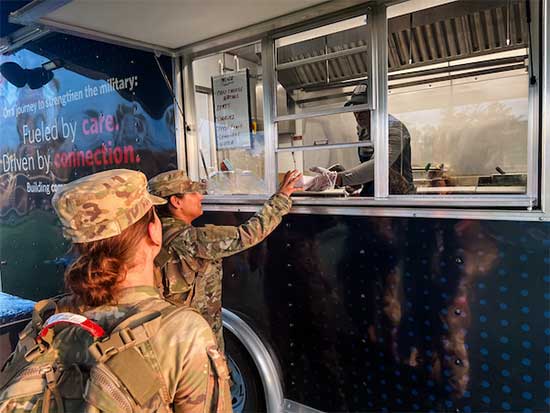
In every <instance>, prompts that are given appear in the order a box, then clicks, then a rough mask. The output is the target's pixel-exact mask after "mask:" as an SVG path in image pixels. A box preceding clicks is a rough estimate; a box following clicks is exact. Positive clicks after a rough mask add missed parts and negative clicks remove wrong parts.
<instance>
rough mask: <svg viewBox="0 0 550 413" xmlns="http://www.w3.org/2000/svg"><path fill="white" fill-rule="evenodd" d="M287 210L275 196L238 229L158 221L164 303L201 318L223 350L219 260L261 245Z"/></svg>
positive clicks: (285, 200) (284, 201)
mask: <svg viewBox="0 0 550 413" xmlns="http://www.w3.org/2000/svg"><path fill="white" fill-rule="evenodd" d="M291 206H292V201H291V200H290V198H289V197H287V196H286V195H282V194H275V195H273V196H272V197H271V198H270V199H269V200H268V201H267V202H266V203H265V204H264V206H263V207H262V209H261V210H260V211H259V212H258V213H256V214H255V215H254V216H253V217H252V218H250V219H249V220H248V221H246V222H245V223H244V224H242V225H239V226H238V227H233V226H216V225H207V226H205V227H193V226H192V225H189V224H186V223H185V222H183V221H181V220H178V219H175V218H172V217H169V218H162V229H163V234H164V235H163V236H164V242H165V245H164V248H165V249H166V251H167V252H168V256H169V258H168V259H167V263H166V264H164V265H163V264H160V265H163V269H162V281H161V280H158V283H159V284H162V285H159V286H160V287H161V288H162V289H163V290H164V297H165V298H166V299H167V300H168V301H170V302H172V303H174V304H177V305H182V304H184V305H185V304H188V305H191V306H192V307H194V308H196V309H197V310H198V311H199V312H200V313H201V314H202V315H203V317H204V318H206V321H208V323H210V326H211V327H212V330H213V331H214V334H215V335H216V338H217V340H218V344H219V347H220V349H222V350H223V348H224V346H223V333H222V319H221V310H222V258H224V257H228V256H230V255H234V254H237V253H239V252H241V251H244V250H245V249H247V248H250V247H252V246H254V245H256V244H258V243H259V242H261V241H262V240H263V239H264V238H266V237H267V236H268V235H269V234H270V233H271V232H272V231H273V230H274V229H275V228H276V227H277V225H279V223H280V222H281V220H282V217H283V216H284V215H286V214H287V213H288V212H289V210H290V208H291ZM175 234H177V235H175ZM174 235H175V237H174ZM167 240H168V243H167V244H166V241H167ZM159 278H160V277H159Z"/></svg>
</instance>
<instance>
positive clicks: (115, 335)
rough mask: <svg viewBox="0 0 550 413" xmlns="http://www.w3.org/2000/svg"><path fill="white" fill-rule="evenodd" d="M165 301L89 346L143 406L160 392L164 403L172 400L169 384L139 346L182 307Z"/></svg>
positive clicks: (144, 343)
mask: <svg viewBox="0 0 550 413" xmlns="http://www.w3.org/2000/svg"><path fill="white" fill-rule="evenodd" d="M165 304H166V305H165V306H164V307H162V308H161V309H158V310H146V311H142V312H139V313H137V314H134V315H132V316H130V317H128V318H127V319H125V320H124V321H122V322H121V323H119V324H118V325H117V326H116V327H115V328H114V329H113V331H112V332H111V334H110V335H109V336H108V337H107V338H105V339H103V340H100V341H96V342H94V343H93V344H92V345H91V346H90V347H89V350H90V354H91V355H92V356H93V357H94V358H95V360H96V361H97V362H98V363H103V364H104V365H105V366H106V367H107V368H108V369H109V370H110V371H111V372H112V373H113V374H114V375H115V376H116V377H117V378H118V379H119V380H120V382H121V383H122V384H123V385H124V386H125V387H126V389H127V390H128V392H129V393H130V395H131V396H132V397H133V398H134V400H135V401H136V402H137V403H138V405H140V406H144V405H145V404H146V403H147V402H148V401H149V400H150V399H151V398H152V397H153V396H154V395H155V394H157V393H160V395H161V397H162V399H163V402H164V403H166V404H169V402H170V401H169V396H168V388H167V386H166V384H165V383H164V381H163V380H159V376H158V374H157V372H155V371H154V369H153V367H152V366H151V365H150V363H149V362H148V361H146V360H145V358H144V357H143V355H142V354H141V353H140V352H139V351H138V350H137V347H139V346H146V343H147V342H148V341H149V340H150V339H151V338H152V337H154V336H155V335H156V333H157V331H158V330H159V328H160V326H161V323H162V321H163V319H164V318H165V317H167V316H169V315H170V314H172V313H174V312H176V311H177V310H178V308H177V307H175V306H173V305H171V304H169V303H165ZM161 390H162V391H161Z"/></svg>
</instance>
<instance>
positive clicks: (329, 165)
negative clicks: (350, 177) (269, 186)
mask: <svg viewBox="0 0 550 413" xmlns="http://www.w3.org/2000/svg"><path fill="white" fill-rule="evenodd" d="M365 150H366V151H367V152H363V151H365ZM371 152H372V151H371V150H370V148H358V147H348V148H331V149H328V148H327V149H315V150H300V148H299V147H297V148H296V151H294V152H289V151H285V152H279V153H278V154H277V165H278V172H279V180H280V179H281V178H282V176H283V175H284V173H285V172H286V171H288V170H290V169H298V170H300V171H302V172H303V173H304V177H305V178H304V179H305V182H306V183H308V182H310V180H311V179H313V178H315V177H316V176H318V175H319V174H318V173H317V172H313V171H311V169H312V168H315V167H318V168H324V169H328V170H330V171H334V172H337V176H339V177H340V178H338V181H340V179H341V178H342V177H343V176H345V175H346V174H350V173H352V174H355V176H356V177H357V174H361V176H362V179H361V180H360V181H358V182H356V183H355V185H351V184H349V185H348V184H342V185H336V186H335V187H334V188H332V187H331V188H324V187H321V188H319V187H317V188H315V187H314V188H311V189H310V190H308V191H304V192H303V193H298V194H297V195H303V196H334V197H344V196H367V197H369V196H374V159H373V160H371V161H370V162H361V158H362V157H363V156H365V154H366V153H371ZM335 178H336V176H333V177H332V179H335ZM344 181H345V179H344ZM321 184H323V182H321Z"/></svg>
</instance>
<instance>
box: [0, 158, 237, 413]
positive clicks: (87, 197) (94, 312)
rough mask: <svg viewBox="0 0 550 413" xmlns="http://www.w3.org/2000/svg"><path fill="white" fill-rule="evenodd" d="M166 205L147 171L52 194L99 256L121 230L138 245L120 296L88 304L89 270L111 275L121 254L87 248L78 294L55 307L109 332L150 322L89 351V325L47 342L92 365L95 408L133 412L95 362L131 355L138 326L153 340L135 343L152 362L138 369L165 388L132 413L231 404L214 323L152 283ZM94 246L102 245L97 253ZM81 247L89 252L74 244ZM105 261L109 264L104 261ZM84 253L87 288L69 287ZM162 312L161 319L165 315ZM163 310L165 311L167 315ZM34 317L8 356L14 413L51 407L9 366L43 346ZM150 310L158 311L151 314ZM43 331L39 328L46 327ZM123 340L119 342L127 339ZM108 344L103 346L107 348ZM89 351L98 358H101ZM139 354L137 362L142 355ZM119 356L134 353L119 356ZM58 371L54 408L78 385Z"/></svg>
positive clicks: (130, 369)
mask: <svg viewBox="0 0 550 413" xmlns="http://www.w3.org/2000/svg"><path fill="white" fill-rule="evenodd" d="M165 202H166V201H165V200H163V199H162V198H158V197H156V196H153V195H151V194H149V193H148V192H147V178H146V177H145V175H143V174H142V173H141V172H136V171H130V170H123V169H119V170H111V171H105V172H100V173H97V174H94V175H90V176H88V177H85V178H82V179H79V180H77V181H75V182H72V183H70V184H67V185H65V186H63V188H62V189H61V190H59V192H57V193H56V194H55V196H54V198H53V200H52V203H53V206H54V209H55V210H56V212H57V214H58V216H59V218H60V220H61V223H62V226H63V233H64V235H65V236H66V237H67V238H69V239H70V240H71V241H72V242H73V245H74V246H75V247H77V248H78V247H79V246H80V248H83V247H86V246H88V247H90V248H92V249H91V250H90V251H96V252H97V251H100V252H101V253H100V255H101V254H108V252H105V250H104V249H103V250H102V249H101V248H102V244H101V243H107V244H103V245H113V246H116V245H119V244H116V243H113V244H108V243H109V242H114V241H113V238H115V237H118V238H116V239H115V241H116V242H121V241H119V240H124V239H125V238H123V237H125V236H126V237H127V238H126V239H130V238H131V240H132V241H130V244H123V245H133V246H134V251H133V252H132V255H131V258H130V259H128V260H126V261H125V262H123V264H124V265H123V266H122V268H123V270H121V271H119V272H118V274H114V281H115V282H116V284H117V285H116V287H117V288H115V290H114V298H113V299H111V300H107V301H106V302H104V303H103V304H101V305H97V306H96V305H90V303H89V302H88V303H86V299H87V298H86V297H87V295H86V293H87V291H90V293H92V292H94V291H95V292H97V291H98V290H94V291H92V289H93V288H97V287H98V286H99V287H101V284H97V283H95V284H94V280H89V277H90V276H92V278H93V277H94V276H95V277H97V278H98V279H104V278H106V277H108V276H109V275H108V274H107V271H108V270H107V269H105V270H104V268H107V267H109V266H112V265H113V264H112V262H113V261H114V260H116V259H117V256H116V255H113V256H112V257H107V258H105V257H103V258H101V257H100V258H98V257H92V255H91V254H90V257H92V258H91V259H89V258H90V257H86V256H85V254H83V253H81V254H80V255H79V256H78V257H77V258H76V260H75V262H74V263H73V264H72V265H71V267H69V268H68V270H67V273H66V275H65V277H66V278H65V280H66V284H67V283H68V284H67V288H68V289H69V291H72V292H73V295H72V296H68V297H65V298H63V299H61V300H60V301H58V302H56V305H55V306H54V307H56V310H57V311H56V314H58V312H59V310H61V311H62V312H63V311H66V310H67V309H71V310H72V312H75V313H78V314H80V315H84V316H85V317H87V318H88V320H90V321H92V322H94V323H97V324H98V325H99V326H101V327H102V328H103V329H104V330H105V331H106V332H112V331H113V329H114V328H115V327H117V329H118V328H119V327H120V328H122V325H121V322H122V324H124V323H130V321H129V320H130V318H131V317H133V318H132V320H134V319H136V317H137V318H139V317H140V316H141V317H142V318H144V317H145V318H146V319H147V320H150V321H147V322H144V324H143V326H141V325H137V327H136V328H134V329H132V330H130V331H131V332H132V333H131V334H129V335H128V334H126V336H123V334H122V333H121V334H120V335H119V336H116V337H115V338H117V337H119V338H118V340H119V341H116V340H114V339H113V337H114V336H113V334H114V333H109V334H111V335H110V336H108V337H106V338H105V339H104V340H100V341H99V342H96V343H95V344H93V345H92V346H90V347H89V351H86V347H84V348H82V346H80V347H79V346H78V345H77V344H78V343H79V339H78V337H77V336H78V335H79V334H77V333H78V331H82V330H78V331H75V332H74V333H72V331H73V330H62V332H63V331H65V332H69V333H68V334H65V336H63V334H60V335H58V336H55V337H57V338H56V340H57V342H56V341H54V340H52V342H50V344H49V346H50V347H49V348H53V349H54V350H55V353H54V354H55V355H56V356H57V357H58V358H59V357H61V358H63V359H65V360H73V362H72V364H70V365H77V364H78V365H80V366H84V368H83V369H82V370H81V371H84V372H85V371H90V379H89V380H88V385H86V383H84V386H83V387H85V389H86V390H85V395H84V398H85V399H86V402H87V403H88V405H92V406H94V407H93V408H92V410H91V411H93V412H101V411H109V412H115V411H129V410H127V409H123V408H122V406H127V405H128V403H132V402H131V401H128V400H124V399H123V398H121V397H114V396H111V397H109V395H111V392H112V391H113V386H107V385H105V387H108V388H107V389H102V388H101V386H102V380H99V381H94V376H93V374H92V373H93V370H91V369H92V367H93V365H94V364H96V365H97V364H98V363H100V362H101V357H102V358H103V359H104V360H110V359H108V358H107V357H109V356H110V355H111V353H112V354H114V357H113V360H115V361H116V360H117V359H116V357H117V356H118V355H119V354H122V353H124V352H125V349H126V347H125V346H127V343H128V342H129V341H128V340H129V338H128V337H131V340H138V338H139V336H138V333H140V334H143V335H144V337H147V340H146V342H144V343H143V344H142V345H140V346H139V347H137V348H138V349H139V354H141V357H138V360H137V361H140V362H141V365H142V366H143V363H144V362H143V360H144V361H145V364H146V366H145V368H142V370H141V371H145V370H147V372H148V374H149V376H148V377H151V375H152V380H151V381H152V382H153V383H154V386H155V387H156V388H158V390H153V391H152V394H153V396H151V397H150V398H149V399H145V400H141V401H142V403H141V404H139V406H138V407H137V410H136V408H134V410H132V411H140V412H149V411H151V412H153V411H155V412H164V413H166V412H197V413H199V412H200V413H203V412H213V411H216V412H230V411H231V400H230V392H229V385H228V379H229V373H228V371H227V366H226V363H225V360H224V358H223V356H222V355H221V353H220V352H219V351H218V346H217V343H216V339H215V336H214V335H213V333H212V330H211V329H210V326H209V325H208V323H207V322H206V321H205V320H204V319H203V318H202V317H201V316H200V315H199V314H198V312H196V311H194V310H192V309H189V308H181V307H176V306H173V305H172V304H169V303H168V302H166V301H165V300H163V299H161V297H160V296H159V293H158V291H157V290H156V288H155V286H154V274H153V270H154V258H155V256H156V255H157V254H158V252H159V251H160V249H161V243H162V225H161V223H160V220H159V219H158V217H157V216H156V214H155V212H154V206H155V205H160V204H164V203H165ZM143 218H147V219H148V221H144V220H143ZM138 224H139V225H141V226H140V227H139V228H146V229H144V230H143V231H142V232H141V234H142V235H140V237H137V236H135V235H134V233H133V232H128V231H129V230H132V227H134V228H138V227H136V225H138ZM128 234H132V235H128ZM132 242H134V244H132ZM93 248H98V249H97V250H94V249H93ZM77 251H83V250H82V249H80V250H78V249H77ZM113 254H114V253H113ZM102 259H103V260H105V259H107V260H109V261H104V262H101V260H102ZM79 260H81V261H79ZM82 260H83V261H84V262H86V264H87V270H88V272H86V268H84V272H80V273H78V274H84V275H85V276H84V282H88V283H89V284H85V288H83V289H81V290H78V289H77V287H78V285H76V284H70V277H71V272H72V273H73V274H74V272H75V271H76V270H75V268H76V266H78V265H79V262H80V263H81V262H82ZM94 260H96V261H94ZM98 262H99V265H98V264H97V263H98ZM94 266H96V267H97V268H96V270H95V272H94V273H90V272H89V269H90V268H91V267H94ZM84 267H86V266H84ZM104 301H105V300H104ZM52 302H53V301H52ZM39 304H40V303H39ZM39 304H37V308H39V307H40V305H39ZM36 314H38V310H37V311H36V312H35V315H36ZM152 314H156V316H157V317H158V318H152V316H151V315H152ZM159 314H162V315H163V316H162V317H160V316H158V315H159ZM164 314H167V315H166V316H164ZM35 315H33V323H30V324H29V326H27V327H26V329H25V331H24V332H23V334H22V335H21V336H20V337H21V341H20V343H19V344H18V349H17V350H16V352H15V353H14V355H15V357H12V359H11V360H12V362H11V363H8V364H7V365H6V367H4V369H3V370H2V372H1V374H0V412H2V413H3V412H8V411H9V412H14V411H15V412H23V411H25V412H27V411H33V412H34V411H37V410H35V409H39V404H42V406H43V407H42V411H49V408H47V407H46V408H45V407H44V404H48V405H49V403H50V402H49V400H50V394H49V393H46V394H47V396H44V402H42V401H41V400H40V401H39V400H38V398H36V397H32V398H31V397H30V396H28V395H25V394H23V395H22V394H21V392H22V391H23V393H25V391H26V392H27V393H28V388H29V385H28V384H26V385H24V384H25V377H26V376H25V374H24V373H21V372H19V373H17V374H11V373H10V369H11V370H13V367H14V366H13V364H17V363H20V362H21V361H23V365H24V363H25V360H24V359H28V361H29V360H30V359H31V358H30V357H28V355H29V354H31V355H32V354H33V351H34V350H36V349H37V346H36V344H37V343H38V344H40V342H41V339H39V338H38V337H37V335H36V334H29V333H32V332H33V329H34V328H35V325H36V324H37V323H36V321H35V319H36V317H37V316H35ZM60 315H61V314H60ZM77 317H78V316H77ZM149 317H151V318H150V319H149ZM73 318H74V317H73ZM126 325H127V326H129V325H130V324H126ZM38 326H39V328H42V327H43V323H42V322H40V323H38ZM141 327H143V328H141ZM52 328H53V327H52ZM115 332H116V330H115ZM134 332H135V334H134ZM71 334H72V335H71ZM40 336H42V335H41V334H40ZM44 337H47V336H44ZM132 337H133V338H132ZM121 339H122V341H120V340H121ZM42 340H43V339H42ZM96 344H97V346H96ZM33 346H34V347H33ZM42 346H43V347H40V348H38V350H39V351H40V353H43V351H44V349H45V347H44V345H42ZM94 346H95V347H94ZM46 347H47V346H46ZM29 348H30V349H32V348H34V350H32V351H29ZM94 349H95V350H94ZM92 350H94V351H92ZM103 350H105V351H104V352H103ZM113 350H115V351H113ZM35 353H36V351H35ZM71 353H74V354H71ZM18 354H24V358H22V357H19V358H18V357H17V355H18ZM43 354H44V356H43V357H42V358H41V357H40V356H39V357H38V358H37V359H36V360H37V362H39V363H44V361H43V358H44V357H46V356H47V355H48V354H51V352H50V353H43ZM104 356H105V357H104ZM50 357H51V356H50ZM92 357H93V358H95V359H96V361H95V362H94V360H93V358H92ZM98 357H100V359H98ZM133 357H134V360H135V357H136V356H135V354H134V355H133ZM122 360H128V359H124V358H122ZM107 363H110V364H107ZM67 364H69V363H67ZM116 364H117V363H115V364H113V363H112V362H109V361H105V364H104V365H106V366H110V368H111V369H112V370H111V371H112V372H114V374H115V376H117V377H123V378H124V380H122V379H121V381H122V383H123V384H124V385H125V386H126V388H127V389H130V390H129V391H130V394H132V395H134V394H135V392H134V393H132V391H131V389H140V388H141V389H143V386H142V384H143V383H142V382H143V381H144V380H145V375H141V374H140V370H139V369H138V368H137V367H136V365H132V364H131V363H127V362H126V363H124V362H122V363H121V362H120V361H119V362H118V365H116ZM136 364H140V363H136ZM86 366H87V367H86ZM147 366H148V367H147ZM30 367H32V365H31V366H30ZM117 369H118V370H117ZM27 370H29V369H27ZM31 370H32V369H31ZM57 370H58V373H60V374H61V378H60V379H58V380H57V382H58V384H59V386H61V388H60V389H57V390H56V392H57V393H54V395H55V396H56V398H55V404H56V405H57V406H56V408H57V410H56V411H62V410H60V406H59V405H58V404H59V403H61V401H59V400H61V399H63V400H65V396H64V395H66V394H68V393H72V394H73V395H74V393H75V390H74V389H73V390H72V391H71V389H70V386H71V385H72V383H71V382H72V380H64V379H63V377H64V376H63V371H66V370H67V369H64V368H57ZM21 371H22V370H21ZM54 371H55V370H54ZM117 371H118V372H119V373H122V374H117V373H116V372H117ZM111 374H113V373H111ZM9 375H11V376H12V377H13V378H14V379H9V378H8V377H7V376H9ZM80 377H82V376H80ZM14 380H15V381H14ZM6 383H7V384H6ZM28 383H31V385H30V386H31V387H32V385H33V383H38V384H40V383H41V381H38V382H37V381H36V380H34V382H32V381H28ZM48 383H49V381H48ZM103 383H104V381H103ZM22 385H23V387H22ZM140 386H141V387H140ZM74 387H75V389H79V388H80V387H78V386H76V385H74ZM48 389H49V384H48ZM67 389H68V390H67ZM115 390H116V389H115ZM47 391H48V390H46V392H47ZM59 393H60V395H59ZM79 395H80V397H82V393H81V390H79ZM106 395H107V396H106ZM141 396H142V394H139V393H138V394H136V400H140V397H141ZM69 398H70V397H69ZM52 399H53V398H52ZM73 399H74V396H73ZM63 404H65V411H67V412H73V411H83V410H81V409H80V408H79V409H74V408H70V406H69V408H68V409H67V404H66V402H65V401H64V402H63ZM33 406H34V407H33ZM44 409H46V410H44ZM52 411H53V410H52ZM86 411H89V410H86Z"/></svg>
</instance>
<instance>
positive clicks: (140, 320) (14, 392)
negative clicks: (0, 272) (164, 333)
mask: <svg viewBox="0 0 550 413" xmlns="http://www.w3.org/2000/svg"><path fill="white" fill-rule="evenodd" d="M183 310H185V311H192V310H189V309H181V308H177V307H174V306H172V305H169V304H168V303H167V305H166V307H164V308H162V309H161V310H159V311H154V310H150V311H141V312H138V313H137V314H134V315H130V316H129V317H127V318H126V319H124V320H123V321H122V322H120V323H118V324H117V325H116V326H115V327H114V328H113V329H112V331H111V332H108V333H109V334H106V332H105V331H104V330H103V328H102V327H101V326H100V325H98V324H96V323H95V322H93V321H92V320H89V319H87V318H86V317H84V316H82V315H78V314H73V313H67V312H61V313H60V312H58V306H57V303H56V301H55V300H43V301H40V302H38V303H37V304H36V306H35V309H34V311H33V316H32V320H31V322H30V323H29V324H28V325H27V327H26V328H25V329H24V330H23V331H22V332H21V333H20V335H19V338H20V340H19V343H18V345H17V348H16V350H15V351H14V352H13V353H12V354H11V355H10V357H9V358H8V360H7V361H6V363H5V364H4V367H3V368H2V370H1V372H0V412H1V413H4V412H32V413H35V412H36V413H39V412H40V413H45V412H57V413H73V412H87V413H91V412H100V411H101V412H109V413H111V412H112V413H119V412H123V413H134V412H148V411H155V412H171V411H172V409H171V408H170V403H171V401H170V399H169V393H168V389H167V387H166V384H165V383H164V380H163V379H162V376H161V374H160V370H159V367H158V361H157V359H156V356H155V354H154V353H153V352H152V349H151V347H150V345H149V343H148V341H149V339H150V338H152V337H154V336H155V334H156V332H157V331H158V330H159V328H160V326H161V322H162V321H165V320H166V319H167V318H169V317H171V316H173V315H174V314H176V313H177V312H178V311H183ZM218 373H220V372H217V371H215V374H217V376H218V382H217V384H218V386H219V385H220V378H221V377H222V374H218ZM219 401H220V400H218V402H219ZM216 405H217V403H216V404H214V405H213V407H214V406H216Z"/></svg>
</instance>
